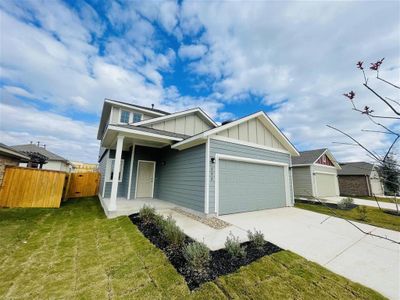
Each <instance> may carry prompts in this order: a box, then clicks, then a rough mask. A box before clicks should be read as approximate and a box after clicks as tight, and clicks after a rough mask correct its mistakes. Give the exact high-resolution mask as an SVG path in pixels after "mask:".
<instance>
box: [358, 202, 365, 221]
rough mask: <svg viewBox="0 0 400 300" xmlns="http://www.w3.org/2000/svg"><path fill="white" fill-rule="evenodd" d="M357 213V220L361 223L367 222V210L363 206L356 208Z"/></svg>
mask: <svg viewBox="0 0 400 300" xmlns="http://www.w3.org/2000/svg"><path fill="white" fill-rule="evenodd" d="M357 212H358V218H359V219H360V220H362V221H365V220H367V209H366V208H365V206H359V207H357Z"/></svg>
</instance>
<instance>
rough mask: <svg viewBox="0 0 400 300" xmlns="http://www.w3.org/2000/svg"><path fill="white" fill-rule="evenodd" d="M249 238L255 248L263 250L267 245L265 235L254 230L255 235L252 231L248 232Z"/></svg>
mask: <svg viewBox="0 0 400 300" xmlns="http://www.w3.org/2000/svg"><path fill="white" fill-rule="evenodd" d="M247 237H248V238H249V241H250V242H252V243H253V244H254V246H255V247H256V248H258V249H261V248H263V247H264V245H265V243H266V242H265V239H264V234H263V233H262V232H261V231H257V230H256V229H254V233H253V232H251V230H248V231H247Z"/></svg>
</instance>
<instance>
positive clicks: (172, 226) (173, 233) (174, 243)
mask: <svg viewBox="0 0 400 300" xmlns="http://www.w3.org/2000/svg"><path fill="white" fill-rule="evenodd" d="M160 229H161V231H162V234H163V235H164V237H165V239H166V240H167V242H168V243H169V246H170V248H174V249H177V248H179V247H181V246H183V244H184V242H185V234H184V233H183V231H182V230H181V229H180V228H179V227H178V225H176V223H175V220H174V219H172V217H171V216H168V218H167V219H166V220H163V221H161V228H160Z"/></svg>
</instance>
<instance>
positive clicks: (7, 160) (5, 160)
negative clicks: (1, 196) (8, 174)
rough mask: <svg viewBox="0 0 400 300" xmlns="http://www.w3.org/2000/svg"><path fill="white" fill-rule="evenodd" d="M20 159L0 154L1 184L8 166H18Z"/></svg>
mask: <svg viewBox="0 0 400 300" xmlns="http://www.w3.org/2000/svg"><path fill="white" fill-rule="evenodd" d="M18 163H19V160H18V159H16V158H11V157H8V156H5V155H0V186H1V185H2V184H3V178H4V172H5V168H6V166H18Z"/></svg>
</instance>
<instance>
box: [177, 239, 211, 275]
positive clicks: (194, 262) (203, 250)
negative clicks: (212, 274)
mask: <svg viewBox="0 0 400 300" xmlns="http://www.w3.org/2000/svg"><path fill="white" fill-rule="evenodd" d="M183 256H184V257H185V259H186V261H187V263H188V266H189V269H190V271H191V272H192V273H193V275H195V276H196V277H199V278H203V277H205V276H207V271H208V266H209V263H210V260H211V256H210V250H209V249H208V248H207V246H206V245H204V244H203V243H199V242H193V243H190V244H188V245H187V246H186V247H185V249H184V251H183Z"/></svg>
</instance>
